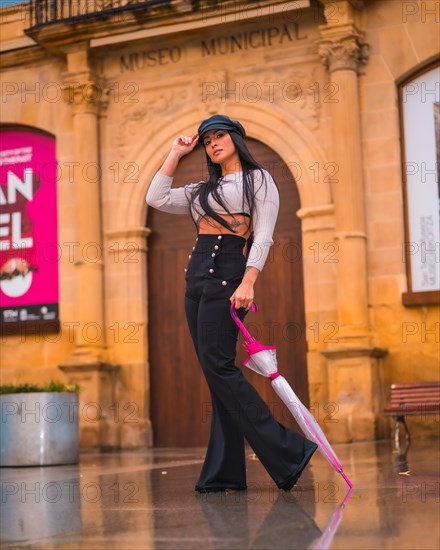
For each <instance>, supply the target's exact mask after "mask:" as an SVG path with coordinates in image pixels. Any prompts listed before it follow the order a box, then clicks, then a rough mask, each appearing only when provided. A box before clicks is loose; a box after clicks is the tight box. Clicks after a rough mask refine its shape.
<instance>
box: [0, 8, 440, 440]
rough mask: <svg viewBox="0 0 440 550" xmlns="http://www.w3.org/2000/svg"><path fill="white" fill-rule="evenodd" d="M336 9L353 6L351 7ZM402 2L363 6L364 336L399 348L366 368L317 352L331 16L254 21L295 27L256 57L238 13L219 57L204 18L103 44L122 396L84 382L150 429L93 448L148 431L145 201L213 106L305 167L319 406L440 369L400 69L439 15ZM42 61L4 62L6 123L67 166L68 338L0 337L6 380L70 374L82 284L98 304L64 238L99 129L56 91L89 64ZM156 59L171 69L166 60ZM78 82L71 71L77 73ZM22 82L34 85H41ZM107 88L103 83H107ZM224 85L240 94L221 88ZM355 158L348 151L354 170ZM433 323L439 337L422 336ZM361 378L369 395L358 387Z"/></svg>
mask: <svg viewBox="0 0 440 550" xmlns="http://www.w3.org/2000/svg"><path fill="white" fill-rule="evenodd" d="M338 4H339V5H341V6H342V5H343V4H344V5H345V2H338ZM426 4H431V3H430V2H427V3H426ZM432 4H433V5H434V4H435V2H432ZM402 9H403V8H402V4H401V3H400V2H389V1H372V2H366V5H365V7H364V9H363V11H362V13H360V14H358V15H359V16H360V17H359V19H360V22H359V25H360V26H361V28H362V29H363V30H364V31H365V32H366V36H365V41H366V42H367V43H368V44H369V45H370V54H369V60H368V62H367V64H366V66H364V67H363V68H362V71H361V72H362V74H361V75H360V76H359V78H358V89H359V109H360V113H359V120H360V124H361V151H362V163H363V165H362V166H363V168H362V174H363V182H362V186H363V187H362V188H363V189H364V196H363V199H364V201H365V217H366V250H367V255H366V265H367V272H366V273H364V274H363V275H364V276H365V279H366V283H367V295H366V299H367V300H368V302H367V303H368V311H367V312H365V316H366V318H367V319H368V320H369V323H370V326H369V327H368V337H366V338H367V339H368V342H369V345H371V346H377V347H380V348H386V349H388V356H387V357H386V359H385V361H384V363H383V364H381V365H379V366H377V365H373V366H372V365H371V362H370V359H366V358H365V357H364V356H362V358H361V359H358V360H356V361H357V362H356V361H354V362H353V360H349V361H348V363H347V360H346V359H344V360H342V362H341V363H340V364H338V365H339V366H336V367H335V366H330V365H329V361H328V358H327V357H326V356H325V355H324V354H323V353H322V351H323V350H326V349H331V348H334V347H338V344H339V340H338V338H339V336H340V328H341V327H340V315H341V305H340V300H341V296H340V295H339V297H338V292H339V293H340V292H341V290H340V287H341V285H340V284H339V286H338V277H339V276H340V275H339V274H340V270H338V268H339V267H340V266H338V261H339V259H340V258H338V252H337V251H338V248H337V239H336V234H335V233H336V221H335V196H337V193H336V191H337V189H335V187H334V186H335V185H336V186H337V185H338V180H337V178H338V173H339V170H340V169H341V168H343V167H340V166H336V167H335V157H334V150H335V144H334V142H333V141H334V138H333V137H332V135H334V129H335V128H336V129H337V125H338V121H337V120H333V119H332V112H334V111H332V102H331V101H330V100H331V99H333V98H336V100H337V101H342V102H343V101H346V100H347V99H346V98H345V97H344V96H343V95H340V94H341V92H342V91H341V90H337V89H335V88H334V87H332V83H333V82H334V78H333V76H332V75H331V74H329V73H328V72H327V70H326V68H325V67H324V66H323V64H322V63H321V60H320V56H319V54H318V46H317V42H318V41H319V40H320V39H321V34H320V27H319V26H320V25H323V24H324V22H325V20H324V18H323V15H322V10H321V9H318V10H316V9H315V10H313V11H311V12H308V13H302V14H301V16H300V17H299V18H297V17H295V18H293V17H292V18H291V19H290V20H286V16H285V14H284V15H283V14H281V15H278V16H273V18H271V19H270V20H269V19H268V18H267V17H266V18H262V19H261V20H258V21H256V22H255V23H254V27H255V28H261V29H270V28H274V27H277V28H279V29H282V28H283V25H285V24H287V25H288V29H289V32H290V38H289V37H287V36H285V37H284V39H283V40H282V41H281V40H280V36H278V37H276V38H274V39H273V43H272V44H271V45H270V46H269V45H266V46H265V47H259V48H255V49H247V50H245V51H239V50H238V48H237V47H235V49H234V47H233V46H231V42H230V41H229V42H228V40H227V39H228V37H230V36H231V35H233V34H234V32H235V33H238V32H239V31H240V30H243V26H241V24H240V20H239V19H237V20H236V21H235V22H234V21H232V23H231V21H230V20H228V24H227V25H220V26H217V27H214V28H213V29H211V30H210V32H209V40H211V39H213V40H214V41H215V40H216V39H217V38H219V39H220V40H224V42H223V43H224V44H226V46H224V47H225V48H226V53H224V54H223V53H219V52H220V49H221V47H222V46H221V42H214V43H215V44H217V45H216V46H215V47H217V49H218V50H217V53H216V54H213V53H212V51H213V48H214V46H213V45H212V43H211V42H208V41H207V40H206V38H205V45H204V46H203V45H202V44H201V39H203V38H204V37H205V35H201V34H200V33H201V31H200V28H195V27H200V24H199V23H194V29H193V30H192V31H191V30H189V31H188V32H186V33H180V34H174V35H173V34H166V33H167V32H169V31H170V29H162V30H163V32H162V35H160V34H159V35H158V36H157V35H154V36H153V35H151V36H150V37H148V33H147V34H146V35H145V36H144V38H142V39H139V40H137V41H133V42H130V41H128V42H125V43H124V42H121V43H116V44H114V45H112V44H102V45H101V46H100V45H99V43H97V44H95V45H94V47H93V48H92V50H91V52H90V55H89V58H90V59H91V60H92V65H93V69H95V70H96V72H97V73H98V74H99V75H101V76H103V77H104V78H105V81H106V84H105V85H106V87H107V88H108V96H106V97H107V99H108V103H107V106H106V107H105V108H103V109H102V111H100V115H99V127H100V136H101V138H100V154H101V168H102V185H101V202H102V242H100V245H99V246H100V247H101V250H102V262H103V296H104V299H103V307H104V315H105V319H104V327H103V329H104V334H105V347H104V349H103V350H101V351H99V352H97V355H96V357H97V358H98V360H99V361H102V362H103V363H108V364H113V365H117V366H118V367H119V371H118V373H117V382H116V383H114V382H112V383H111V390H108V391H107V390H105V391H103V392H101V390H99V389H98V388H99V387H100V384H102V385H104V386H105V385H106V384H107V385H108V384H109V382H108V380H107V381H105V380H104V379H105V375H104V374H99V373H98V374H96V373H95V374H93V375H91V374H90V375H87V376H85V377H84V384H85V385H86V386H87V384H89V385H90V384H91V385H92V386H93V388H92V389H91V390H90V391H89V390H87V391H86V393H85V397H84V399H86V400H87V399H88V400H91V401H93V400H95V399H98V400H99V399H100V398H102V399H103V401H104V402H105V404H106V406H110V403H111V398H109V395H113V397H116V398H117V399H118V401H119V402H120V403H121V404H122V405H124V404H126V403H130V402H134V403H136V405H137V407H138V409H137V411H136V414H137V415H138V417H139V419H142V421H143V423H142V426H140V427H139V429H138V431H139V433H137V434H135V433H131V432H130V430H131V429H133V431H136V428H132V427H130V426H128V427H127V426H124V430H120V426H116V427H115V426H114V425H113V426H112V425H106V427H104V428H103V431H107V436H105V437H102V436H99V435H96V434H93V433H92V434H91V435H90V437H89V439H88V442H89V443H90V444H93V445H97V444H99V442H100V441H101V443H102V442H104V443H107V444H115V445H122V446H136V445H139V444H142V441H144V442H145V441H149V437H150V436H149V435H148V433H149V425H148V407H149V383H148V342H147V322H148V320H147V318H146V311H147V307H146V304H147V300H148V288H147V274H146V257H147V256H146V255H147V245H148V229H146V228H145V220H146V214H147V210H146V209H147V207H146V204H145V200H144V197H145V193H146V191H147V188H148V184H149V182H150V181H151V178H152V176H153V175H154V173H155V171H156V170H157V168H158V167H159V166H160V163H161V161H162V159H163V158H164V156H165V155H166V152H167V150H168V148H169V145H170V143H171V141H172V139H173V138H174V136H175V135H176V134H178V133H189V132H191V133H192V132H193V131H194V129H195V127H196V125H197V124H198V121H200V120H202V119H203V118H204V117H206V116H209V115H210V114H211V113H214V112H225V113H226V114H228V115H230V116H231V117H233V118H237V119H240V120H241V121H242V122H243V124H244V125H245V127H246V129H247V132H248V134H249V136H250V137H252V138H256V139H259V140H261V141H263V142H264V143H266V144H267V145H268V146H270V147H272V148H273V149H274V150H276V151H277V152H278V153H279V155H280V156H281V157H282V159H283V160H284V161H285V162H286V163H287V164H288V165H291V166H294V167H295V169H296V170H298V169H299V172H298V173H299V174H300V177H298V178H297V179H298V182H297V183H298V187H299V191H300V197H301V211H300V212H299V213H298V214H299V215H300V216H301V218H302V223H303V260H304V281H305V301H306V322H307V330H308V333H307V339H308V346H309V353H308V369H309V383H310V402H311V403H313V404H314V405H315V406H317V407H318V408H320V410H323V407H325V406H328V405H329V402H332V400H334V399H335V400H336V402H338V400H339V399H342V400H343V399H345V398H346V393H347V392H348V393H349V390H347V389H345V393H344V392H343V391H342V389H343V388H342V385H343V384H347V387H349V388H351V389H353V392H355V393H356V396H355V397H356V399H357V396H360V397H361V398H362V401H363V405H362V407H364V408H365V407H366V408H367V409H368V408H370V409H371V408H372V407H374V406H376V405H375V404H374V403H373V402H374V401H375V400H378V402H380V397H381V396H378V395H377V393H378V392H379V393H380V392H381V391H382V390H383V388H382V387H381V385H382V386H383V384H388V383H389V382H390V381H410V380H425V379H426V380H430V379H435V378H438V370H437V369H438V367H437V364H438V363H437V360H438V350H437V348H438V325H436V323H438V316H439V310H438V308H436V307H433V306H430V307H412V308H407V307H403V306H402V305H401V294H402V292H404V291H405V290H406V274H405V264H404V261H403V250H402V243H403V240H404V233H403V229H404V226H403V205H402V177H401V160H400V145H399V126H398V111H397V89H396V84H395V82H396V79H399V78H400V77H402V76H403V75H405V74H407V73H408V72H410V71H412V70H414V69H415V68H417V67H418V66H419V65H420V64H422V63H424V62H425V61H426V60H428V59H430V58H431V57H433V56H434V55H435V54H436V52H438V50H439V43H438V32H437V31H438V26H437V24H436V22H435V20H434V18H433V16H429V15H427V14H423V13H421V11H419V12H418V13H415V14H412V15H411V13H410V12H403V11H402ZM9 10H10V11H8V17H7V18H5V19H3V24H2V30H5V33H6V34H4V33H3V34H4V36H5V38H4V40H5V44H6V45H7V44H8V43H9V44H12V43H13V44H15V45H16V44H19V43H20V40H23V45H24V44H25V43H26V44H28V43H29V40H30V39H28V38H27V37H24V35H20V32H19V29H20V25H21V28H23V25H24V24H25V23H24V22H21V23H20V20H19V17H18V15H17V14H19V13H21V12H19V11H17V10H15V11H14V10H12V8H9ZM14 14H15V15H14ZM14 18H15V19H14ZM294 22H295V23H296V24H297V25H296V24H293V23H294ZM254 27H253V28H254ZM150 30H151V29H150ZM150 34H151V33H150ZM153 34H154V33H153ZM156 34H157V33H156ZM268 36H269V35H268V34H267V33H266V34H265V35H264V36H263V35H260V36H259V39H260V40H268V39H269V38H268ZM162 48H164V49H163V50H161V49H162ZM173 48H174V49H173ZM207 48H208V49H210V50H211V54H208V53H207ZM161 51H162V53H160V52H161ZM142 52H149V55H150V58H149V59H150V60H151V59H155V60H156V65H155V66H144V67H142V66H141V65H138V66H136V60H137V63H139V59H140V57H139V56H142ZM136 54H137V57H136ZM27 55H28V56H29V54H27ZM33 55H34V58H33V59H32V60H29V61H28V62H27V63H26V64H23V63H24V62H23V61H20V59H23V58H20V54H18V53H17V54H16V56H17V57H16V63H17V66H15V67H13V66H11V67H10V68H7V69H5V70H4V72H3V74H2V80H3V82H5V81H6V82H11V83H18V84H19V92H18V93H15V94H12V93H11V94H10V95H9V96H8V98H7V102H6V106H7V108H6V109H5V108H3V109H2V121H4V122H20V123H24V124H30V125H34V126H37V127H40V128H43V129H45V130H47V131H49V132H52V133H53V134H55V136H56V139H57V156H58V161H59V163H60V167H61V170H60V179H59V181H58V208H59V211H58V212H59V242H60V245H61V250H62V252H63V253H62V255H61V259H60V318H61V329H62V330H61V333H60V334H59V335H46V336H45V337H42V338H40V340H39V341H38V339H37V338H36V337H35V336H27V337H25V338H22V339H21V338H20V337H17V336H10V337H3V342H2V350H1V361H2V382H3V383H4V382H9V381H30V382H36V381H42V380H48V379H50V378H53V377H56V378H62V377H63V376H64V375H63V374H62V373H60V371H59V369H58V365H60V364H64V363H66V360H67V359H68V358H69V357H72V354H74V352H75V349H77V348H76V346H77V344H78V338H77V336H78V334H77V333H75V334H74V333H73V332H72V328H71V326H70V325H69V323H71V322H77V321H78V295H79V294H78V293H80V295H81V297H82V298H81V299H82V300H85V301H87V300H88V299H89V300H92V301H93V300H95V299H96V296H95V295H94V290H93V288H89V289H87V288H86V289H84V288H80V289H78V284H79V283H78V281H79V279H78V270H77V269H76V267H75V262H74V261H72V255H71V254H70V253H69V252H70V250H71V246H72V245H71V244H69V243H73V242H76V241H77V238H78V228H77V223H78V221H77V220H78V206H77V204H76V200H77V196H76V195H75V187H74V184H73V181H72V171H71V170H72V168H71V165H69V163H71V162H75V161H76V156H75V155H76V153H75V151H78V143H79V144H80V145H81V140H83V143H82V147H83V148H84V149H87V139H89V136H87V135H84V136H76V137H75V133H74V116H73V107H72V106H71V105H69V104H67V103H66V102H65V101H64V100H63V99H62V98H61V96H60V97H59V99H58V100H56V101H54V100H53V97H54V95H50V94H54V93H55V92H56V90H57V89H59V90H61V88H62V86H63V83H64V82H65V79H66V76H65V72H66V71H69V72H70V73H71V74H73V75H75V71H77V74H79V72H78V71H80V68H81V67H80V65H81V63H83V62H84V59H82V61H80V60H79V57H80V56H77V57H75V56H74V55H72V54H69V53H68V52H67V53H66V51H64V52H63V53H61V54H60V52H58V54H57V55H53V54H52V53H51V54H48V53H45V52H44V50H42V49H39V48H36V50H35V52H34V54H33ZM69 55H70V57H69ZM161 55H162V56H163V57H162V61H163V63H164V64H163V65H160V64H159V59H160V56H161ZM173 55H174V60H173V58H172V56H173ZM151 56H153V57H151ZM177 58H178V60H177V61H175V60H176V59H177ZM7 59H8V60H9V62H10V63H11V60H12V61H13V54H10V53H9V54H8V57H7ZM26 59H29V57H28V58H26ZM69 59H70V61H69ZM144 63H145V60H144ZM72 78H73V80H75V76H73V77H72ZM274 83H275V84H274ZM291 83H295V85H296V86H299V88H300V90H301V99H300V100H299V101H292V100H291V98H292V95H289V94H292V93H293V90H294V88H292V87H290V88H289V86H290V85H291ZM36 84H38V85H37V86H36ZM12 89H13V88H11V90H12ZM27 90H36V91H37V93H36V94H34V95H32V94H31V93H28V92H27ZM103 90H104V88H101V89H100V93H103ZM226 90H229V91H232V90H233V93H229V94H228V97H225V91H226ZM333 92H334V93H335V95H334V96H333V95H332V93H333ZM258 94H261V95H260V96H258ZM4 105H5V104H4ZM76 120H77V123H78V119H76ZM332 128H333V133H332ZM75 147H76V149H75ZM350 160H351V159H350V158H347V165H348V163H349V162H350ZM77 168H78V169H79V170H81V169H83V168H84V166H79V167H75V170H76V169H77ZM335 168H336V174H335V173H334V171H335ZM333 176H335V177H336V181H335V182H333V183H331V181H329V179H330V180H331V178H332V177H333ZM75 177H76V176H75ZM336 206H338V208H339V210H338V211H339V212H340V211H341V208H346V209H347V210H349V209H350V208H351V205H350V204H349V201H347V203H346V204H338V205H336ZM79 252H80V254H81V253H82V251H81V250H80V251H79ZM334 253H335V254H334ZM333 260H336V262H335V261H333ZM357 269H358V266H357V265H354V266H353V273H352V277H356V276H357V271H356V270H357ZM347 275H348V277H350V274H349V273H348V274H346V276H347ZM121 281H123V282H124V283H123V284H121ZM338 288H339V290H338ZM408 323H414V324H411V325H409V324H408ZM436 326H437V334H433V333H428V332H427V330H432V329H435V328H436ZM82 328H83V327H80V328H79V330H82ZM77 331H78V329H77ZM410 333H412V334H410ZM344 361H345V362H344ZM347 364H348V367H347ZM347 368H348V370H347ZM378 379H380V382H381V384H379V387H378V385H377V381H378ZM350 384H352V386H350ZM339 386H341V387H339ZM365 387H366V388H368V392H367V393H368V396H367V395H363V393H362V392H363V391H364V389H365ZM341 391H342V393H341ZM109 392H110V393H109ZM112 392H113V393H112ZM103 394H105V396H106V397H105V398H104V397H102V396H103ZM316 404H317V405H316ZM330 404H331V403H330ZM347 407H348V408H344V407H341V408H340V410H339V411H338V412H337V414H338V415H339V416H337V418H339V419H340V420H341V425H340V426H341V429H340V430H339V431H338V433H334V434H333V435H332V433H331V432H330V435H331V436H332V437H333V436H334V438H335V440H345V441H347V440H350V439H351V438H352V435H350V433H349V432H348V431H347V429H348V428H347V422H345V423H344V419H346V418H348V415H349V414H354V415H356V407H354V408H353V402H350V405H349V406H348V405H347ZM348 411H351V412H348ZM352 411H354V413H353V412H352ZM327 412H331V410H329V409H327ZM109 414H110V413H109ZM320 418H321V419H322V417H321V416H320ZM431 420H435V419H432V418H429V419H428V422H425V421H423V422H418V420H417V419H416V420H415V421H414V422H416V423H419V424H420V426H419V427H418V428H420V432H418V433H422V432H426V431H428V432H429V433H432V432H434V431H435V429H436V427H437V425H436V424H435V423H434V422H433V421H431ZM364 421H365V422H370V423H371V418H370V417H369V416H368V418H367V417H366V419H364V420H362V421H361V422H364ZM360 426H361V424H360ZM324 428H326V429H327V428H328V426H326V425H324ZM359 430H360V432H361V437H360V438H362V437H369V436H370V435H371V434H372V433H373V432H371V430H370V429H365V430H364V428H362V427H360V428H359ZM116 432H117V433H116Z"/></svg>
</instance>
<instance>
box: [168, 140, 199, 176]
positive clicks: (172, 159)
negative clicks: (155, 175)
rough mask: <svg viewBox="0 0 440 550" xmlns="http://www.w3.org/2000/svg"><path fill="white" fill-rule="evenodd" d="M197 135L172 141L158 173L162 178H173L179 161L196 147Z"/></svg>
mask: <svg viewBox="0 0 440 550" xmlns="http://www.w3.org/2000/svg"><path fill="white" fill-rule="evenodd" d="M198 137H199V136H198V135H197V134H194V135H192V136H179V137H178V138H176V139H175V140H174V141H173V145H172V146H171V150H170V152H169V153H168V156H167V158H166V159H165V161H164V163H163V164H162V166H161V167H160V168H159V172H160V173H161V174H163V175H164V176H170V177H173V176H174V172H175V171H176V170H177V166H178V165H179V162H180V159H181V158H182V157H184V156H185V155H187V154H188V153H191V151H192V150H193V149H194V147H195V146H196V145H197V139H198Z"/></svg>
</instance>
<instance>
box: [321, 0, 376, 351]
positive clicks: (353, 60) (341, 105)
mask: <svg viewBox="0 0 440 550" xmlns="http://www.w3.org/2000/svg"><path fill="white" fill-rule="evenodd" d="M335 4H337V5H339V7H340V8H341V15H339V17H338V18H337V19H338V21H339V23H338V25H337V26H336V25H335V26H331V25H326V26H324V27H321V36H322V37H323V39H322V40H321V42H320V47H319V53H320V55H321V57H322V60H323V62H324V64H325V66H326V67H327V69H328V71H329V76H330V80H331V82H332V83H333V84H334V85H335V90H336V99H337V101H336V102H334V103H330V110H331V120H332V128H331V131H332V154H333V157H332V160H333V161H334V162H336V164H337V166H338V168H339V171H338V181H337V182H336V183H335V184H334V185H333V189H332V191H333V198H334V203H335V220H336V233H335V237H336V240H337V245H338V254H337V259H338V263H337V274H338V277H337V278H338V315H339V341H340V343H341V344H344V345H359V344H360V343H362V344H368V343H369V340H370V337H369V323H368V296H367V265H366V250H367V242H366V223H365V204H364V202H365V201H364V186H363V173H362V171H363V169H362V144H361V129H360V111H359V97H358V94H359V91H358V70H359V68H360V67H361V66H362V64H364V63H366V61H367V50H368V48H367V45H366V44H365V43H364V37H363V34H362V33H361V32H360V31H358V30H357V29H356V27H355V26H354V24H353V22H352V17H353V13H352V9H349V8H350V6H351V4H350V3H349V2H348V1H344V2H332V6H333V8H332V9H333V10H334V5H335ZM342 8H344V10H345V11H343V10H342ZM332 13H334V12H332ZM343 14H345V19H346V24H345V25H344V26H343V28H342V29H341V28H340V24H341V21H340V19H341V18H342V17H343V16H344V15H343Z"/></svg>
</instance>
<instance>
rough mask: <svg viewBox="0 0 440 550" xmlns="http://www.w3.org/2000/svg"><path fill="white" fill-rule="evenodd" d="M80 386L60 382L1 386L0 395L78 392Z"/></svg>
mask: <svg viewBox="0 0 440 550" xmlns="http://www.w3.org/2000/svg"><path fill="white" fill-rule="evenodd" d="M78 391H79V386H78V384H65V383H64V382H60V381H59V380H51V381H50V382H48V383H47V384H43V385H41V386H38V385H37V384H3V385H1V386H0V395H5V394H8V393H35V392H49V393H54V392H57V393H59V392H78Z"/></svg>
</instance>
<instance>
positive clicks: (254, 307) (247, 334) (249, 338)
mask: <svg viewBox="0 0 440 550" xmlns="http://www.w3.org/2000/svg"><path fill="white" fill-rule="evenodd" d="M251 309H252V311H253V312H254V313H256V312H257V311H258V308H257V304H255V303H254V302H252V306H251ZM231 316H232V318H233V319H234V321H235V322H236V323H237V325H238V328H239V329H240V330H241V332H242V333H243V334H244V336H245V338H246V340H247V341H248V342H255V338H253V337H252V336H251V334H250V332H249V331H248V330H247V328H246V327H245V326H244V325H243V323H242V322H241V321H240V319H239V318H238V315H237V312H236V311H235V304H234V302H232V303H231Z"/></svg>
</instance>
